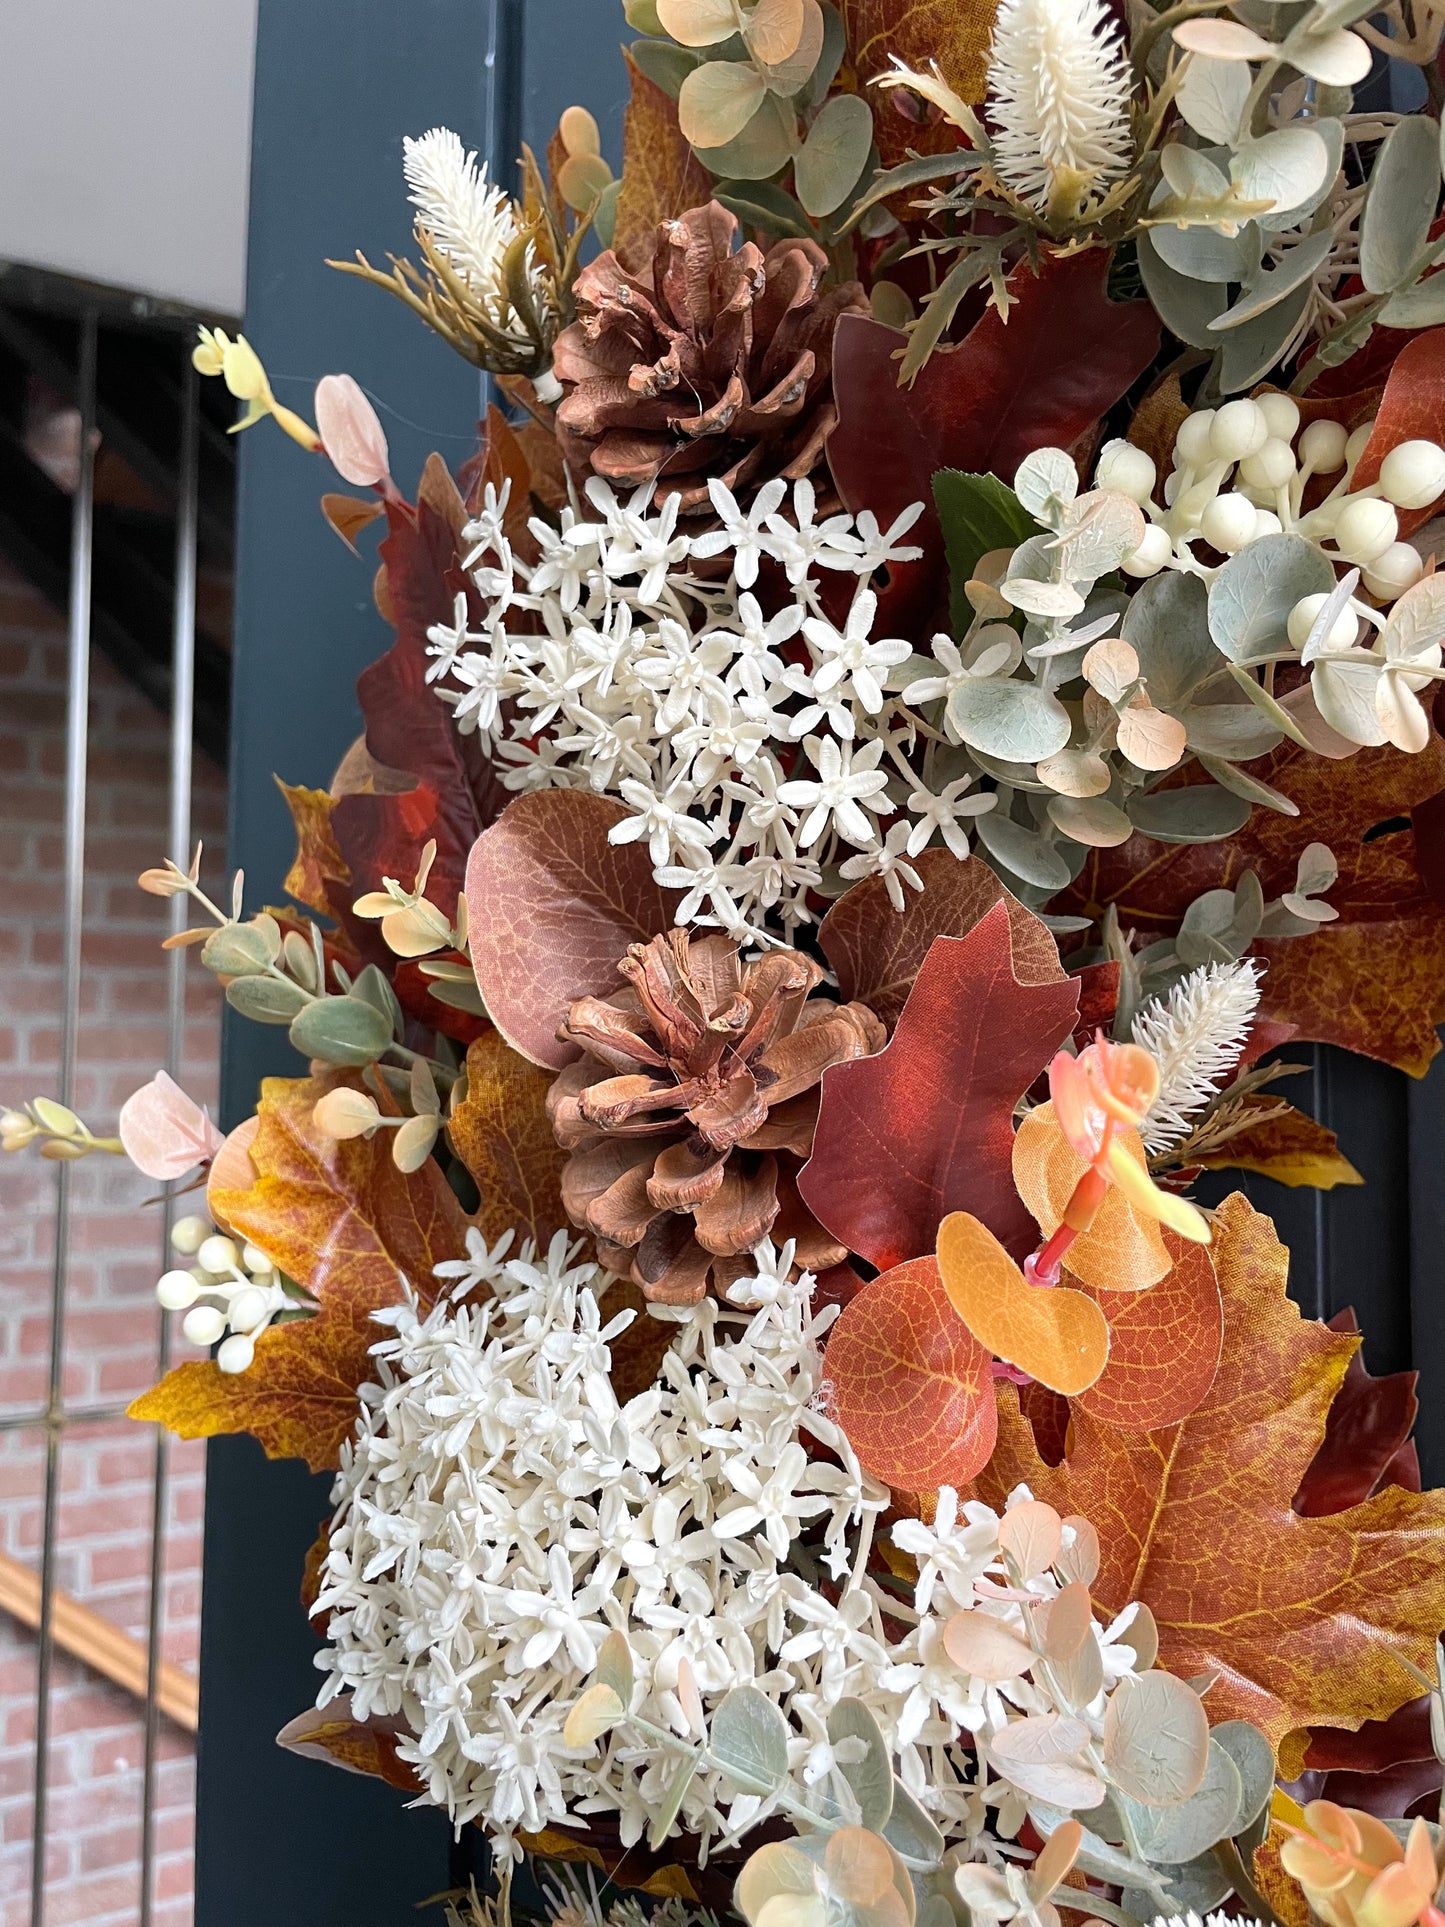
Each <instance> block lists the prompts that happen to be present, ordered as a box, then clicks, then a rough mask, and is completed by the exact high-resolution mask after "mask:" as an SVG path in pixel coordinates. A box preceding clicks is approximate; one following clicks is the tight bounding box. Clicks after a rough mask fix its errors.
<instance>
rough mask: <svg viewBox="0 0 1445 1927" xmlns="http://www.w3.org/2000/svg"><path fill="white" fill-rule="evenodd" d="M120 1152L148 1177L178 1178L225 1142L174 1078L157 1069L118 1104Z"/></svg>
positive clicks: (204, 1160)
mask: <svg viewBox="0 0 1445 1927" xmlns="http://www.w3.org/2000/svg"><path fill="white" fill-rule="evenodd" d="M119 1128H120V1141H121V1143H122V1144H123V1145H124V1146H125V1154H126V1156H127V1157H128V1158H129V1159H130V1161H131V1163H132V1164H133V1165H134V1166H135V1167H136V1169H137V1170H138V1171H144V1173H145V1175H146V1176H147V1177H148V1178H161V1179H164V1178H181V1177H184V1176H185V1175H186V1173H187V1172H188V1171H194V1170H195V1168H196V1166H197V1165H198V1164H203V1163H205V1162H206V1161H207V1160H208V1159H210V1158H213V1157H214V1156H215V1155H216V1153H217V1151H219V1150H220V1148H221V1145H222V1144H223V1142H224V1141H225V1140H224V1139H223V1138H222V1135H221V1133H220V1132H219V1131H218V1130H217V1129H216V1127H215V1125H214V1124H213V1123H212V1122H211V1120H210V1118H209V1117H208V1116H207V1115H206V1113H205V1112H204V1111H203V1110H202V1109H201V1107H200V1105H199V1104H197V1103H196V1102H195V1100H194V1099H193V1098H189V1097H187V1096H186V1094H185V1092H184V1091H183V1090H182V1089H181V1087H180V1085H179V1084H177V1083H176V1081H175V1079H174V1078H171V1077H168V1076H167V1075H166V1073H165V1072H164V1071H157V1072H156V1074H155V1076H154V1077H153V1078H152V1079H151V1081H150V1083H149V1084H142V1085H141V1087H140V1089H139V1090H138V1091H132V1092H131V1094H130V1096H129V1097H128V1098H127V1099H126V1101H125V1103H124V1104H122V1105H121V1107H120V1125H119Z"/></svg>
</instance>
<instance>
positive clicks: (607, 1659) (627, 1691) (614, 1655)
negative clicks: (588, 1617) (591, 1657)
mask: <svg viewBox="0 0 1445 1927" xmlns="http://www.w3.org/2000/svg"><path fill="white" fill-rule="evenodd" d="M594 1677H595V1678H597V1679H599V1680H601V1681H602V1683H603V1685H605V1686H610V1687H611V1688H612V1690H613V1692H614V1693H616V1695H617V1697H618V1699H620V1700H621V1701H622V1704H623V1705H624V1706H630V1705H631V1704H632V1694H633V1691H634V1689H635V1687H636V1684H637V1677H636V1673H635V1671H634V1668H633V1664H632V1648H631V1647H630V1646H629V1645H628V1643H627V1637H626V1635H625V1634H624V1633H620V1632H618V1631H617V1630H616V1629H615V1628H614V1629H613V1631H612V1632H610V1633H609V1634H608V1635H607V1637H606V1639H604V1640H603V1642H602V1646H601V1650H600V1651H599V1652H598V1655H597V1666H596V1669H595V1673H594Z"/></svg>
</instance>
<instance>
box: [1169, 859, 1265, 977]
mask: <svg viewBox="0 0 1445 1927" xmlns="http://www.w3.org/2000/svg"><path fill="white" fill-rule="evenodd" d="M1263 919H1264V891H1263V890H1262V889H1261V887H1260V882H1259V878H1258V877H1257V876H1256V875H1255V873H1254V871H1253V870H1246V871H1245V873H1244V875H1243V876H1242V877H1241V878H1240V880H1239V883H1238V886H1237V887H1236V888H1235V889H1233V890H1206V891H1204V893H1203V894H1202V895H1201V896H1197V897H1196V898H1195V899H1194V901H1193V903H1191V904H1190V906H1189V908H1188V909H1187V910H1186V911H1185V913H1184V917H1183V920H1182V922H1181V924H1180V927H1179V935H1178V937H1177V938H1176V939H1175V945H1176V948H1177V950H1178V953H1179V959H1180V961H1181V963H1184V964H1186V965H1187V966H1188V967H1189V968H1190V969H1191V970H1192V969H1194V968H1195V967H1196V966H1197V965H1199V964H1204V963H1234V962H1235V961H1236V960H1237V959H1238V958H1240V957H1242V956H1243V955H1244V953H1245V951H1246V950H1248V948H1249V946H1250V945H1251V944H1252V943H1253V942H1254V940H1255V938H1256V937H1257V936H1258V935H1259V928H1260V924H1261V923H1262V922H1263Z"/></svg>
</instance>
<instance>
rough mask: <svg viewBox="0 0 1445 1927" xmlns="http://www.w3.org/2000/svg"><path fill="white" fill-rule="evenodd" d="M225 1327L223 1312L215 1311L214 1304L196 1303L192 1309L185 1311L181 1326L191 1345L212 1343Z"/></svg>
mask: <svg viewBox="0 0 1445 1927" xmlns="http://www.w3.org/2000/svg"><path fill="white" fill-rule="evenodd" d="M225 1329H226V1318H225V1313H224V1312H219V1311H217V1310H216V1307H215V1306H214V1305H197V1306H196V1308H195V1310H194V1311H188V1312H187V1313H186V1317H185V1323H184V1324H183V1325H182V1326H181V1330H182V1331H183V1332H184V1333H185V1334H186V1337H187V1338H188V1339H189V1340H190V1341H191V1343H192V1344H193V1345H214V1344H215V1342H216V1340H217V1339H218V1338H219V1337H220V1336H221V1333H222V1332H223V1331H224V1330H225Z"/></svg>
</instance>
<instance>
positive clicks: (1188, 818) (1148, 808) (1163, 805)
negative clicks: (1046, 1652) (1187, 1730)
mask: <svg viewBox="0 0 1445 1927" xmlns="http://www.w3.org/2000/svg"><path fill="white" fill-rule="evenodd" d="M1129 815H1130V817H1131V818H1132V820H1133V823H1134V827H1135V829H1136V830H1138V831H1140V832H1141V833H1142V834H1143V835H1144V836H1152V837H1153V838H1154V839H1155V841H1156V842H1159V843H1217V842H1219V840H1220V839H1221V838H1222V837H1226V836H1234V835H1235V834H1236V833H1237V832H1238V831H1240V830H1242V829H1243V828H1244V826H1245V824H1246V823H1247V822H1248V821H1249V805H1248V803H1246V802H1245V801H1244V799H1243V798H1242V797H1238V796H1231V795H1230V793H1229V791H1228V790H1226V789H1221V788H1220V787H1219V785H1218V784H1217V783H1194V784H1190V785H1189V786H1188V787H1186V788H1184V789H1177V790H1153V791H1151V792H1150V793H1149V794H1148V795H1145V796H1136V797H1134V798H1133V799H1132V801H1131V802H1130V804H1129ZM985 820H986V819H985V818H983V817H979V818H978V823H979V825H980V834H981V833H982V825H983V823H984V821H985ZM1184 1858H1185V1859H1188V1858H1189V1855H1187V1854H1186V1855H1184Z"/></svg>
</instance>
